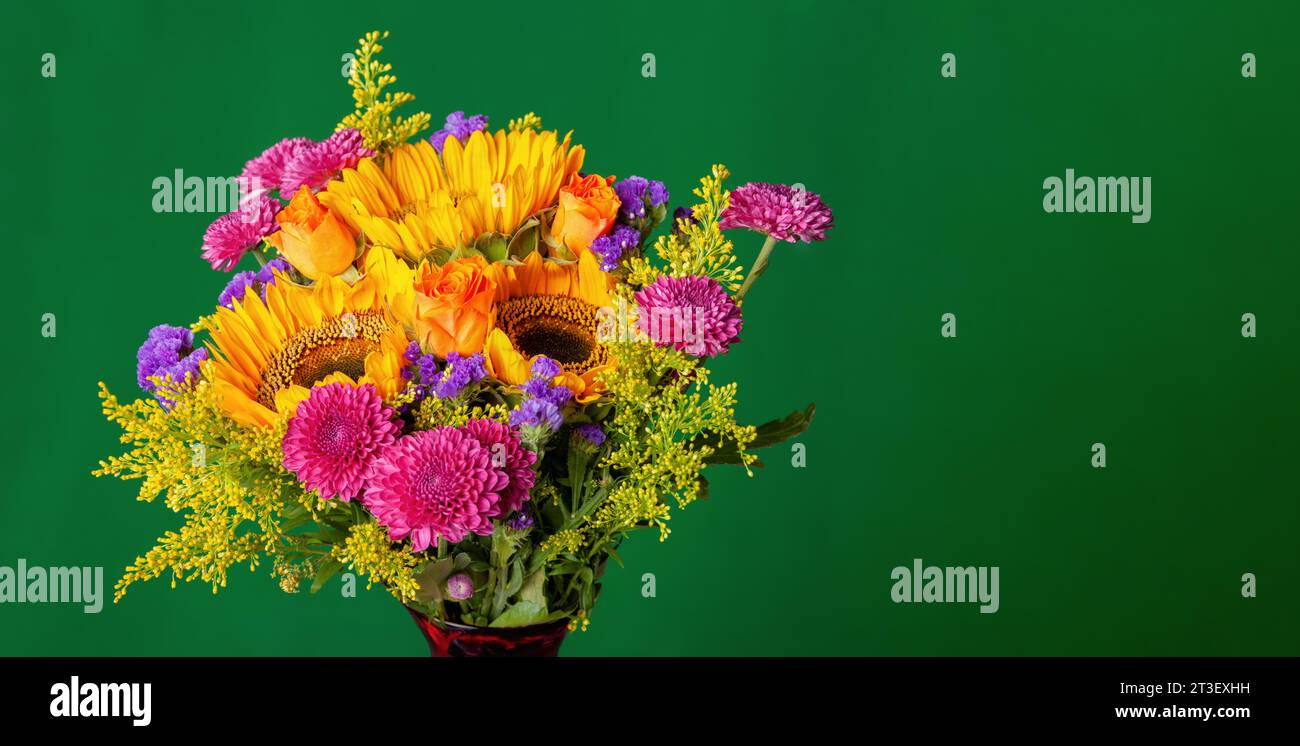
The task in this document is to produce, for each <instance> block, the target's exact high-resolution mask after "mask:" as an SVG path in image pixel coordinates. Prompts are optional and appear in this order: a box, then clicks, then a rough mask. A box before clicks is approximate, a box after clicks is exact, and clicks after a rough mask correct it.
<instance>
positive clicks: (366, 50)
mask: <svg viewBox="0 0 1300 746" xmlns="http://www.w3.org/2000/svg"><path fill="white" fill-rule="evenodd" d="M387 38H388V32H387V31H384V32H383V33H380V32H379V31H371V32H370V33H368V34H366V35H365V36H364V37H362V38H361V39H359V40H358V41H357V49H356V53H355V59H353V60H352V69H351V71H350V75H349V76H348V85H349V86H351V87H352V100H353V104H354V107H355V109H354V111H353V112H352V113H351V114H348V115H347V116H345V117H343V120H342V121H340V122H339V123H338V125H337V126H336V127H335V128H334V129H335V131H338V130H342V129H347V128H348V127H353V128H355V129H357V130H358V131H360V132H361V136H362V138H364V140H365V143H366V147H368V148H371V149H373V150H374V151H375V152H376V153H379V154H381V155H382V154H384V153H386V152H388V151H389V150H392V149H393V148H395V147H397V146H399V145H401V144H402V143H405V142H406V141H407V140H409V139H411V138H412V137H414V136H415V135H416V134H418V133H419V132H420V131H421V130H423V129H425V128H427V127H428V126H429V119H430V117H429V115H428V113H426V112H417V113H415V114H412V115H411V116H410V117H402V116H397V115H396V114H395V113H394V112H395V111H396V109H397V108H398V107H400V106H403V105H405V104H408V103H410V102H412V101H414V100H415V95H414V94H412V93H407V92H405V91H398V92H384V88H386V87H387V86H388V85H390V84H392V83H395V82H397V76H395V75H392V74H391V72H392V69H393V66H392V65H391V64H388V63H386V62H380V61H379V60H378V59H377V55H378V54H379V53H380V52H382V51H383V50H384V46H383V44H381V43H380V42H381V41H383V40H384V39H387Z"/></svg>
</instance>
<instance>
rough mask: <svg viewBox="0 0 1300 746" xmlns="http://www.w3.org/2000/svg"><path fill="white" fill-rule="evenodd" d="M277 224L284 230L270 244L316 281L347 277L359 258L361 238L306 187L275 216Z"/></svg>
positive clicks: (299, 190) (300, 270) (273, 235)
mask: <svg viewBox="0 0 1300 746" xmlns="http://www.w3.org/2000/svg"><path fill="white" fill-rule="evenodd" d="M275 221H276V222H277V223H279V224H280V230H279V231H277V232H275V233H272V234H271V235H269V236H267V237H266V242H267V243H269V244H271V245H272V246H274V247H275V248H277V249H279V250H280V253H281V254H284V258H285V259H288V260H289V263H290V264H292V265H293V266H294V267H296V268H297V269H298V271H299V272H301V273H303V274H304V275H306V276H308V277H310V278H311V279H313V280H319V279H320V278H322V277H327V276H333V275H340V274H343V273H344V272H345V271H347V268H348V267H350V266H352V260H353V259H356V258H357V239H356V237H355V236H353V235H352V231H350V230H348V226H347V224H346V223H344V222H343V221H342V220H340V219H339V216H337V215H335V214H334V213H333V212H331V211H330V210H329V209H327V208H326V207H325V206H324V205H322V204H321V203H320V201H319V200H317V199H316V195H314V194H312V193H311V190H310V189H308V188H307V187H306V186H305V185H304V186H302V187H300V188H299V189H298V193H297V194H295V195H293V201H291V202H290V203H289V206H288V207H286V208H284V209H283V210H281V211H280V214H279V215H276V216H275Z"/></svg>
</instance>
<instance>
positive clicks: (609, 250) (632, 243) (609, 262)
mask: <svg viewBox="0 0 1300 746" xmlns="http://www.w3.org/2000/svg"><path fill="white" fill-rule="evenodd" d="M639 243H641V231H639V230H637V229H636V228H633V227H632V226H630V225H618V226H615V227H614V230H613V231H612V232H610V233H607V234H605V235H603V236H601V237H599V238H597V239H596V240H594V241H592V242H591V246H590V247H589V248H590V249H591V252H592V253H593V254H595V255H596V258H597V259H600V268H601V270H603V271H605V272H613V271H614V270H616V269H618V265H619V262H621V261H622V260H623V257H624V256H626V255H627V254H629V253H631V252H632V251H634V250H635V249H636V247H637V244H639Z"/></svg>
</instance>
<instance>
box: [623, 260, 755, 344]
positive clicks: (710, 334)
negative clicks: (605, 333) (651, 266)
mask: <svg viewBox="0 0 1300 746" xmlns="http://www.w3.org/2000/svg"><path fill="white" fill-rule="evenodd" d="M635 297H636V302H637V320H636V325H637V328H638V329H640V330H641V332H642V333H644V334H646V335H647V336H648V337H649V338H650V340H651V341H653V342H654V343H655V344H657V345H659V346H660V347H672V348H674V349H677V350H681V351H683V352H686V353H688V354H691V355H695V356H697V357H714V356H715V355H720V354H722V353H724V352H726V351H727V349H728V348H729V347H730V346H731V345H732V344H734V343H736V342H739V341H740V336H739V335H740V327H741V318H740V308H739V307H738V306H737V305H736V303H735V301H733V300H732V299H731V296H730V295H728V294H727V291H726V290H724V289H723V288H722V286H721V285H719V284H718V281H717V280H714V279H713V278H711V277H700V276H691V277H669V276H667V275H664V276H661V277H660V278H658V279H657V280H655V281H654V282H653V283H651V284H649V285H647V286H646V287H644V288H643V289H641V290H640V291H639V292H637V294H636V296H635Z"/></svg>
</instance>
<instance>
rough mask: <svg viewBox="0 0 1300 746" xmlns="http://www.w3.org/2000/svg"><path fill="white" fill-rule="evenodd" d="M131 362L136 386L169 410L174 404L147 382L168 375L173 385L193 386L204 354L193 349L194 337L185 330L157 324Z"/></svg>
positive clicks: (152, 382) (206, 356)
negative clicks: (134, 363) (149, 393)
mask: <svg viewBox="0 0 1300 746" xmlns="http://www.w3.org/2000/svg"><path fill="white" fill-rule="evenodd" d="M135 359H136V368H135V380H136V383H138V384H140V388H141V389H143V390H145V391H149V392H152V393H153V395H154V396H155V397H156V398H157V399H158V401H159V403H161V404H162V405H163V409H171V408H172V406H173V405H174V404H175V402H173V401H171V400H170V399H168V398H167V397H165V396H163V395H162V394H160V393H158V384H157V383H155V382H154V381H151V380H149V379H150V378H167V377H168V376H170V377H171V379H172V380H173V381H175V382H176V383H177V384H185V383H187V382H188V383H193V382H194V381H196V380H198V377H199V366H200V364H201V363H202V362H203V361H204V360H207V359H208V351H207V350H206V349H204V348H202V347H200V348H198V349H195V348H194V334H193V333H192V332H191V331H190V330H189V329H186V328H184V327H181V326H170V325H168V324H159V325H158V326H155V327H154V328H152V329H150V330H149V336H148V337H147V338H146V339H145V341H144V344H142V345H140V349H139V350H138V351H137V352H136V355H135Z"/></svg>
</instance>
